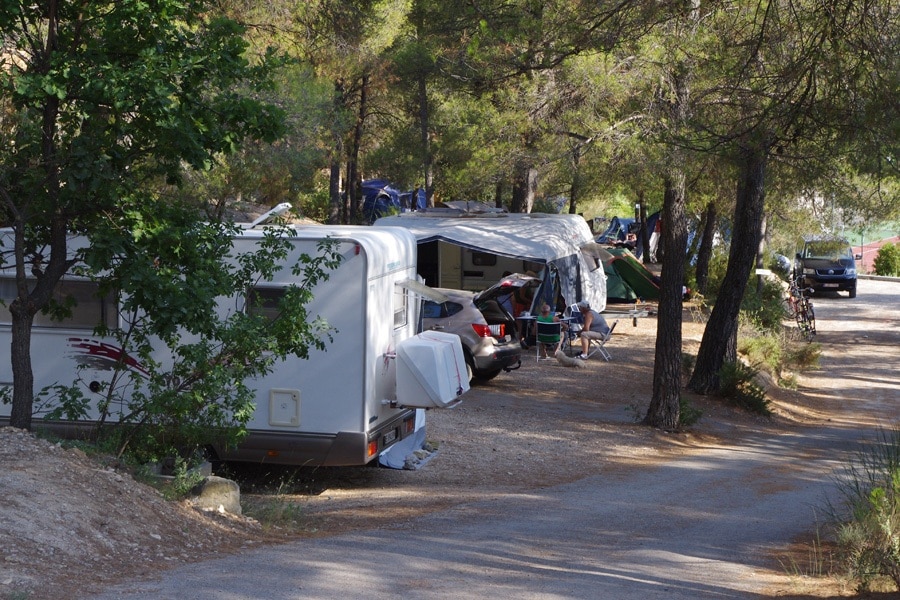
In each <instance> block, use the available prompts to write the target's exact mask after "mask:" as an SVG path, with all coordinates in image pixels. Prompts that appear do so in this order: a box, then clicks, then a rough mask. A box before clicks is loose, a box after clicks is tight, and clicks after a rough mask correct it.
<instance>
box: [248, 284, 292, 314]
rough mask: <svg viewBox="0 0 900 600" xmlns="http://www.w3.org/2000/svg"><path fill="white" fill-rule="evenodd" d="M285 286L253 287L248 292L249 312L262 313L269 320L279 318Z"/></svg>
mask: <svg viewBox="0 0 900 600" xmlns="http://www.w3.org/2000/svg"><path fill="white" fill-rule="evenodd" d="M282 298H284V288H253V289H252V290H250V291H249V292H248V293H247V313H248V314H251V315H261V316H263V317H265V318H266V319H268V320H269V321H274V320H275V319H277V318H278V315H279V313H280V312H281V310H280V309H279V305H280V304H281V299H282Z"/></svg>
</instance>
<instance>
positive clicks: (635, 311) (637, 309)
mask: <svg viewBox="0 0 900 600" xmlns="http://www.w3.org/2000/svg"><path fill="white" fill-rule="evenodd" d="M654 312H655V311H654V310H652V309H651V307H650V306H648V305H646V304H643V305H638V304H635V305H634V308H629V309H625V310H623V309H618V308H612V309H611V308H609V305H607V307H606V310H604V311H603V313H602V314H604V315H613V316H616V317H622V318H626V317H627V318H630V319H631V324H632V325H633V326H634V327H637V320H638V319H639V318H642V317H648V316H650V315H651V314H653V313H654Z"/></svg>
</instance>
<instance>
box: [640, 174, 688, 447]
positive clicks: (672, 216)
mask: <svg viewBox="0 0 900 600" xmlns="http://www.w3.org/2000/svg"><path fill="white" fill-rule="evenodd" d="M665 188H666V189H665V199H664V204H663V219H664V223H665V224H666V226H665V227H663V238H662V244H663V245H664V248H665V252H664V253H665V256H667V257H669V260H668V261H666V263H665V265H664V266H663V270H662V281H661V283H660V298H659V316H658V317H657V326H656V354H655V360H654V363H653V397H652V399H651V401H650V407H649V408H648V409H647V416H646V417H645V418H644V423H646V424H647V425H651V426H654V427H661V428H663V429H673V428H675V427H677V426H678V419H679V414H680V410H681V402H680V401H681V313H682V303H683V296H682V285H683V284H684V260H682V257H683V256H684V252H685V248H686V247H687V222H686V219H685V212H684V211H685V176H684V172H683V171H681V170H677V171H673V172H672V173H671V174H670V176H668V177H667V178H666V181H665Z"/></svg>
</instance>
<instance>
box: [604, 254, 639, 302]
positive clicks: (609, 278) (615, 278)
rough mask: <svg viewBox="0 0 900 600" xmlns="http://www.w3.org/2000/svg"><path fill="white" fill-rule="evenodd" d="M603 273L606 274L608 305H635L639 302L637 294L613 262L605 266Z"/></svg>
mask: <svg viewBox="0 0 900 600" xmlns="http://www.w3.org/2000/svg"><path fill="white" fill-rule="evenodd" d="M603 272H604V273H605V274H606V302H607V303H608V304H623V303H628V304H630V303H633V302H635V301H637V298H638V297H637V294H635V293H634V290H633V289H631V286H629V285H628V284H627V283H625V280H624V279H622V276H621V275H619V272H618V271H616V269H615V268H614V267H613V266H612V262H611V261H610V262H607V263H604V264H603Z"/></svg>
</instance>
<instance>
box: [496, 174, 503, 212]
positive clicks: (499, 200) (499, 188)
mask: <svg viewBox="0 0 900 600" xmlns="http://www.w3.org/2000/svg"><path fill="white" fill-rule="evenodd" d="M494 207H495V208H503V180H502V179H500V180H499V181H497V185H495V186H494Z"/></svg>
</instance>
